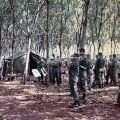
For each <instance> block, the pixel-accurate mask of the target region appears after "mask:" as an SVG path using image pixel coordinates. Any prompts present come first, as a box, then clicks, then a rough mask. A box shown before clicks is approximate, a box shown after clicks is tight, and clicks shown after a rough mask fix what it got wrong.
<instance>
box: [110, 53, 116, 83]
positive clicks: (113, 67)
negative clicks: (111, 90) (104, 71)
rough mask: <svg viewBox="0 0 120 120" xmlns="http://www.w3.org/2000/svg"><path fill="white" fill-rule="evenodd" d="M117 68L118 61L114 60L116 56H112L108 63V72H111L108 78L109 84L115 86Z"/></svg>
mask: <svg viewBox="0 0 120 120" xmlns="http://www.w3.org/2000/svg"><path fill="white" fill-rule="evenodd" d="M117 68H118V61H117V59H116V54H113V58H112V60H111V63H110V70H111V74H110V78H111V83H113V84H114V85H116V83H117V80H116V72H117Z"/></svg>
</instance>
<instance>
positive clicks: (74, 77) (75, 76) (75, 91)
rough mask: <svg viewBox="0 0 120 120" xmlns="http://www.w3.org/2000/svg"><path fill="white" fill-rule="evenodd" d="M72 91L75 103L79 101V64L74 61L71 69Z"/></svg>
mask: <svg viewBox="0 0 120 120" xmlns="http://www.w3.org/2000/svg"><path fill="white" fill-rule="evenodd" d="M69 83H70V91H71V95H72V97H73V99H74V101H78V87H77V84H78V62H77V61H72V63H71V64H70V67H69Z"/></svg>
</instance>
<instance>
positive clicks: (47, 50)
mask: <svg viewBox="0 0 120 120" xmlns="http://www.w3.org/2000/svg"><path fill="white" fill-rule="evenodd" d="M46 4H47V27H46V33H47V36H46V44H47V45H46V52H47V54H46V55H47V56H46V57H47V59H48V58H49V5H50V1H49V0H46Z"/></svg>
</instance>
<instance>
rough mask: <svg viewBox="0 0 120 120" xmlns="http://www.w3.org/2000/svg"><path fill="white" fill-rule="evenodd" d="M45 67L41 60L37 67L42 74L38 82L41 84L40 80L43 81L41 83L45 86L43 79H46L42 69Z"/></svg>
mask: <svg viewBox="0 0 120 120" xmlns="http://www.w3.org/2000/svg"><path fill="white" fill-rule="evenodd" d="M43 66H44V62H43V61H42V60H41V61H39V62H38V65H37V69H38V71H39V72H40V74H41V77H38V80H39V82H40V80H41V83H42V84H43V79H44V76H43V73H42V71H41V70H42V68H43Z"/></svg>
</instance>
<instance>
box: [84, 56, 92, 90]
mask: <svg viewBox="0 0 120 120" xmlns="http://www.w3.org/2000/svg"><path fill="white" fill-rule="evenodd" d="M92 66H93V64H92V60H91V59H90V58H87V70H86V71H87V86H88V89H89V90H91V84H92V83H91V76H92Z"/></svg>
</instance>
